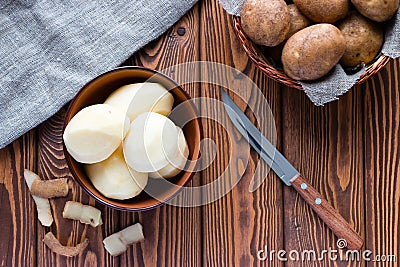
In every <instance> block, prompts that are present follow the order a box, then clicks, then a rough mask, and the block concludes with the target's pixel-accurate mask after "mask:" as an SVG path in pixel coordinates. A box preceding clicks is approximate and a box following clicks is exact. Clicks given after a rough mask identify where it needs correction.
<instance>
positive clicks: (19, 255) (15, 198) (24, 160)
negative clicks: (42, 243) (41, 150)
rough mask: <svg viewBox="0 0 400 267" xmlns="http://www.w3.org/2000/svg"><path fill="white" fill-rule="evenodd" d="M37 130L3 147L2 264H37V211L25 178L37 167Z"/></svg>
mask: <svg viewBox="0 0 400 267" xmlns="http://www.w3.org/2000/svg"><path fill="white" fill-rule="evenodd" d="M36 145H37V142H36V131H35V130H32V131H30V132H29V133H27V134H25V135H24V136H23V137H21V138H19V139H18V140H17V141H14V142H13V143H12V144H10V145H8V146H7V147H6V148H4V149H2V150H0V206H1V209H0V224H1V228H2V231H1V236H2V237H1V238H0V266H36V263H37V261H36V225H37V224H38V222H37V213H36V207H35V204H34V202H33V199H32V198H31V196H30V193H29V189H28V187H27V186H26V183H25V179H24V177H23V173H24V171H23V170H24V168H29V169H32V170H35V169H36V168H37V166H36V162H35V159H36Z"/></svg>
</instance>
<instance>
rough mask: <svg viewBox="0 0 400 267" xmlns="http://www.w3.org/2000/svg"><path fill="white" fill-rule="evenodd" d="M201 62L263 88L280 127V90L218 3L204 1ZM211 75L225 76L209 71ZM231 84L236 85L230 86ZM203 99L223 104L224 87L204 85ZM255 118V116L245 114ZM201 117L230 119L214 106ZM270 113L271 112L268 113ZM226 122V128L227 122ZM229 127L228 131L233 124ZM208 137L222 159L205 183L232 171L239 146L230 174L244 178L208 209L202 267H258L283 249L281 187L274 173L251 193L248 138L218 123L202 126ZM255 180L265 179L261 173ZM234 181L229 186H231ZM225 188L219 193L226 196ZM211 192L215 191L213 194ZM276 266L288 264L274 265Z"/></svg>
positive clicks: (251, 98) (250, 98) (249, 97)
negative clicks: (262, 257) (264, 256)
mask: <svg viewBox="0 0 400 267" xmlns="http://www.w3.org/2000/svg"><path fill="white" fill-rule="evenodd" d="M200 17H201V19H200V21H201V26H200V29H201V32H200V36H201V39H200V40H201V45H200V51H201V59H202V60H204V61H211V62H219V63H223V64H226V65H228V66H231V67H234V68H236V69H238V70H240V71H241V72H244V73H245V74H246V75H248V76H249V77H250V78H251V79H253V80H254V81H255V82H256V83H257V85H258V86H259V87H260V88H262V90H263V92H264V93H265V94H266V96H267V100H268V101H269V103H271V104H272V106H271V109H272V111H273V112H274V115H275V119H276V123H277V125H278V130H279V125H280V117H279V115H280V113H279V104H280V103H279V102H280V94H279V86H278V84H277V83H276V82H274V81H272V80H270V79H268V78H266V77H265V76H264V75H263V74H262V73H261V72H260V71H258V70H257V69H256V68H255V66H254V65H253V64H252V63H251V62H250V61H249V59H248V58H247V56H246V54H245V52H244V51H243V50H242V49H241V47H240V44H239V42H238V40H237V37H236V36H235V33H234V31H233V29H232V18H231V17H230V16H229V15H228V14H227V13H226V12H225V11H223V9H222V7H221V6H220V5H219V4H218V2H217V1H210V0H208V1H203V2H202V8H201V15H200ZM209 75H220V76H221V77H222V78H221V80H224V78H223V76H222V75H223V74H221V73H213V72H210V74H209ZM227 82H228V83H229V82H232V81H227ZM231 89H234V88H231ZM237 90H241V92H242V94H244V95H245V96H246V99H245V101H240V98H239V97H234V95H232V94H231V96H232V97H233V98H234V100H236V101H237V103H238V105H239V106H240V107H241V108H242V109H243V110H245V109H246V103H245V102H250V105H251V106H253V107H254V106H255V107H256V108H258V104H259V103H258V102H257V101H260V99H258V98H255V94H254V92H251V91H250V88H241V89H237ZM202 96H204V97H207V98H211V99H219V98H220V95H219V87H218V86H215V85H212V84H204V85H202ZM246 111H247V115H249V116H251V111H250V110H248V109H247V110H246ZM201 113H202V116H208V117H215V116H218V115H220V114H225V110H224V108H223V107H215V106H213V105H212V104H211V101H209V102H207V103H205V104H204V105H202V109H201ZM263 114H266V113H263ZM226 120H229V119H227V118H226V116H225V119H224V123H226ZM226 125H228V126H229V123H227V124H226ZM203 127H204V134H205V137H208V138H211V139H212V140H214V142H215V144H216V147H217V155H216V158H215V161H214V163H213V165H211V166H210V167H209V168H208V169H207V170H205V171H203V172H202V179H203V183H204V184H208V183H210V182H212V181H214V180H216V179H218V177H219V176H220V175H221V173H222V172H224V171H225V168H227V165H228V162H229V160H230V158H229V157H230V156H229V155H230V153H231V152H232V153H234V152H235V151H232V149H233V148H232V143H236V144H237V146H238V147H239V148H238V149H237V151H236V153H237V154H236V156H235V158H234V161H233V162H232V163H231V164H230V165H229V166H228V168H227V171H228V172H229V175H230V176H232V177H233V178H232V179H236V178H237V177H238V176H239V177H240V175H241V173H242V172H243V171H244V176H243V177H242V179H241V180H240V182H239V183H238V184H237V185H236V186H235V187H234V189H233V190H232V191H231V192H230V193H228V194H227V195H226V196H225V197H223V198H221V199H219V200H218V201H216V202H213V203H210V204H209V205H207V206H204V207H203V225H204V230H203V233H204V240H203V264H204V266H258V265H264V264H265V263H264V262H260V261H258V260H257V252H258V251H259V250H260V249H264V247H265V246H267V247H268V249H270V248H273V249H281V248H283V227H282V225H283V218H282V214H283V209H282V208H283V207H282V206H283V204H282V199H281V193H282V185H281V183H280V181H279V180H277V179H276V177H275V176H274V175H273V174H271V173H270V174H269V175H268V178H267V179H266V180H265V181H264V183H263V184H262V186H261V187H260V188H259V189H258V190H256V191H255V192H253V193H250V192H249V190H248V188H249V184H250V181H251V180H252V177H253V175H254V173H255V170H256V167H257V163H258V161H259V157H258V155H257V154H256V153H254V151H253V152H252V153H251V158H250V161H249V162H243V161H242V160H241V159H242V158H245V153H246V152H247V151H248V149H249V147H248V144H247V142H246V141H245V139H244V138H243V137H241V136H240V134H238V135H234V136H228V135H227V133H226V132H225V131H222V130H223V129H221V127H218V126H217V125H216V123H215V122H213V121H210V120H209V121H207V122H204V124H203ZM278 136H279V133H278ZM255 175H260V173H256V174H255ZM227 182H229V181H227ZM223 189H224V188H223V187H221V188H215V189H214V190H217V191H219V192H222V190H223ZM210 193H211V192H210ZM273 264H274V265H275V266H280V265H283V263H280V262H276V260H274V261H273Z"/></svg>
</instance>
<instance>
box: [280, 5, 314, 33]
mask: <svg viewBox="0 0 400 267" xmlns="http://www.w3.org/2000/svg"><path fill="white" fill-rule="evenodd" d="M288 8H289V14H290V27H289V32H288V33H287V35H286V39H289V38H290V37H291V36H292V35H293V34H295V33H296V32H298V31H300V30H302V29H304V28H306V27H308V26H310V25H311V21H310V20H309V19H308V18H307V17H306V16H304V15H303V14H302V13H301V12H300V10H299V9H298V8H297V6H296V5H295V4H290V5H288Z"/></svg>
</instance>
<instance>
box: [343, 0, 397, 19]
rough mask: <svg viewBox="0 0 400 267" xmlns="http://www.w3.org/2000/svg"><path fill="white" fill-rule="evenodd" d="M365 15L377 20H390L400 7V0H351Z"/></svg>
mask: <svg viewBox="0 0 400 267" xmlns="http://www.w3.org/2000/svg"><path fill="white" fill-rule="evenodd" d="M351 2H352V3H353V5H354V6H355V7H356V8H357V10H358V12H360V13H361V14H362V15H364V16H365V17H367V18H369V19H372V20H374V21H377V22H382V21H386V20H389V19H390V18H391V17H392V16H393V15H394V14H395V13H396V11H397V9H398V8H399V3H400V1H399V0H351Z"/></svg>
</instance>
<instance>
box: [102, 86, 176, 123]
mask: <svg viewBox="0 0 400 267" xmlns="http://www.w3.org/2000/svg"><path fill="white" fill-rule="evenodd" d="M104 103H105V104H108V105H111V106H114V107H117V108H119V109H121V110H122V111H123V112H124V113H126V114H127V116H128V117H129V119H130V120H131V121H133V120H134V119H135V118H136V117H137V116H139V115H140V114H142V113H144V112H149V111H152V112H156V113H160V114H162V115H165V116H168V114H169V113H171V110H172V105H173V104H174V97H173V96H172V95H171V94H170V93H169V92H168V90H166V89H165V88H164V87H163V86H162V85H160V84H158V83H149V82H145V83H135V84H128V85H124V86H122V87H120V88H118V89H117V90H116V91H114V92H113V93H112V94H111V95H110V96H109V97H108V98H107V99H106V101H105V102H104Z"/></svg>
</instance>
